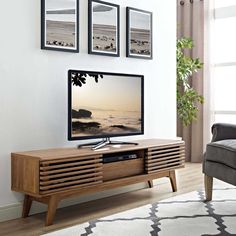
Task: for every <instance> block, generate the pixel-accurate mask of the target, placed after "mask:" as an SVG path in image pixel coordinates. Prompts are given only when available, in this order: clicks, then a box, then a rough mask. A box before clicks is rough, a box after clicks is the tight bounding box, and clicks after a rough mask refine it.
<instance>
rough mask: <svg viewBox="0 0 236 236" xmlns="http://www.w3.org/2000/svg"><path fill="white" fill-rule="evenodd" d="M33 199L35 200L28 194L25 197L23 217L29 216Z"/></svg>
mask: <svg viewBox="0 0 236 236" xmlns="http://www.w3.org/2000/svg"><path fill="white" fill-rule="evenodd" d="M32 201H33V200H32V198H31V197H30V196H29V195H27V194H26V195H25V198H24V204H23V209H22V218H26V217H28V216H29V212H30V208H31V205H32Z"/></svg>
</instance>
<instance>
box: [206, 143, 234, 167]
mask: <svg viewBox="0 0 236 236" xmlns="http://www.w3.org/2000/svg"><path fill="white" fill-rule="evenodd" d="M205 160H206V161H212V162H216V163H221V164H224V165H227V166H229V167H231V168H234V169H236V139H226V140H221V141H217V142H212V143H209V144H208V145H207V149H206V154H205Z"/></svg>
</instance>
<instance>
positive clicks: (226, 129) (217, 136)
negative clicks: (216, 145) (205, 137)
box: [211, 123, 236, 142]
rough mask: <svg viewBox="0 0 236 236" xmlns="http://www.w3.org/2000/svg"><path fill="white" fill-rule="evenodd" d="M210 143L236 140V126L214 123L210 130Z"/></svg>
mask: <svg viewBox="0 0 236 236" xmlns="http://www.w3.org/2000/svg"><path fill="white" fill-rule="evenodd" d="M211 132H212V142H215V141H219V140H224V139H236V125H233V124H225V123H216V124H214V125H213V126H212V128H211Z"/></svg>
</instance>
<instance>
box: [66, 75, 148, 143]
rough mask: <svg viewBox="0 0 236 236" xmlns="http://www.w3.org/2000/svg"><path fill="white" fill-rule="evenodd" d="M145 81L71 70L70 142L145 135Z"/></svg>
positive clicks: (69, 84)
mask: <svg viewBox="0 0 236 236" xmlns="http://www.w3.org/2000/svg"><path fill="white" fill-rule="evenodd" d="M143 80H144V77H143V76H142V75H131V74H118V73H107V72H92V71H79V70H69V72H68V139H69V140H80V139H89V138H109V137H116V136H127V135H139V134H143V132H144V94H143V93H144V81H143Z"/></svg>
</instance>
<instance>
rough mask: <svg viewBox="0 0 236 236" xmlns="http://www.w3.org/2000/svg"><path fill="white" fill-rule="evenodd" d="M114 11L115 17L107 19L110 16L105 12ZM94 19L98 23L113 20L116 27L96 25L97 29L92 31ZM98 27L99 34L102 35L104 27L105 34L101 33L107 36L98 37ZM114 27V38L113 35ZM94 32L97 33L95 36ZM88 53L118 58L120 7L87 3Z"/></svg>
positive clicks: (90, 0) (93, 0)
mask: <svg viewBox="0 0 236 236" xmlns="http://www.w3.org/2000/svg"><path fill="white" fill-rule="evenodd" d="M99 4H100V5H99ZM94 5H96V8H97V12H94V7H95V6H94ZM109 9H110V10H109ZM114 10H115V12H116V15H115V16H112V18H110V19H109V17H110V16H109V14H108V13H107V12H109V11H114ZM103 12H104V13H103ZM96 13H97V14H96ZM98 13H99V14H98ZM95 14H96V15H95ZM102 14H103V15H102ZM110 15H111V14H110ZM94 18H95V19H97V20H98V21H100V22H102V21H103V22H112V21H114V20H115V23H116V25H115V26H113V25H102V24H101V23H100V24H98V23H97V25H96V28H97V29H94V25H95V24H94ZM99 25H100V30H101V34H102V27H104V26H106V32H103V33H105V34H107V35H103V36H101V35H99ZM114 27H115V36H114V35H113V34H114ZM109 28H110V32H108V30H107V29H109ZM95 31H96V32H97V33H96V34H97V36H95V35H94V33H95ZM114 37H115V38H114ZM95 40H97V41H98V42H96V41H95ZM100 44H101V45H100ZM106 44H107V45H106ZM114 44H115V51H113V50H114V48H113V47H114ZM105 48H107V49H105ZM88 53H89V54H95V55H102V56H112V57H119V56H120V6H119V5H116V4H113V3H109V2H104V1H99V0H89V1H88Z"/></svg>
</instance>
